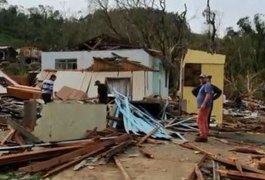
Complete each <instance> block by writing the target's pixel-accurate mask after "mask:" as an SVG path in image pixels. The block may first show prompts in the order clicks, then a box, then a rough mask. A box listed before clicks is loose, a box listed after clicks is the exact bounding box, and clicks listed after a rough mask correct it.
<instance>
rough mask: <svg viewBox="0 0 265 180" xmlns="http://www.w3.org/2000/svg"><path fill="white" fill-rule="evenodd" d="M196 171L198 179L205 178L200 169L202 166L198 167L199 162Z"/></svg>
mask: <svg viewBox="0 0 265 180" xmlns="http://www.w3.org/2000/svg"><path fill="white" fill-rule="evenodd" d="M195 173H196V176H197V180H204V177H203V175H202V172H201V170H200V168H199V167H198V165H197V164H196V165H195Z"/></svg>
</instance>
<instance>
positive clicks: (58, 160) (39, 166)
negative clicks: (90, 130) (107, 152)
mask: <svg viewBox="0 0 265 180" xmlns="http://www.w3.org/2000/svg"><path fill="white" fill-rule="evenodd" d="M113 143H114V141H106V142H100V143H95V144H93V145H90V146H85V147H83V148H81V149H77V150H75V151H72V152H69V153H66V154H64V155H61V156H58V157H55V158H52V159H49V160H46V161H42V162H38V163H34V164H32V165H29V166H26V167H23V168H20V169H19V170H20V171H22V172H28V173H33V172H39V171H43V170H48V169H51V168H52V167H54V166H58V165H61V164H63V163H67V162H69V161H71V160H73V159H74V158H76V157H79V156H83V155H86V154H89V153H90V152H93V151H94V150H95V149H104V148H105V147H106V146H110V145H112V144H113Z"/></svg>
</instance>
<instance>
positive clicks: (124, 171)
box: [114, 157, 132, 180]
mask: <svg viewBox="0 0 265 180" xmlns="http://www.w3.org/2000/svg"><path fill="white" fill-rule="evenodd" d="M114 161H115V163H116V165H117V166H118V168H119V169H120V171H121V173H122V175H123V177H124V180H132V178H131V177H130V175H129V174H128V172H127V171H126V170H125V168H124V167H123V165H122V163H121V161H120V160H119V158H118V157H114Z"/></svg>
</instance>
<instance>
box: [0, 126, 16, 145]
mask: <svg viewBox="0 0 265 180" xmlns="http://www.w3.org/2000/svg"><path fill="white" fill-rule="evenodd" d="M15 133H16V130H15V129H13V128H11V130H10V132H9V133H8V134H7V135H6V137H4V139H3V140H2V141H1V145H4V144H5V143H6V141H8V140H9V139H11V138H12V137H13V136H14V134H15Z"/></svg>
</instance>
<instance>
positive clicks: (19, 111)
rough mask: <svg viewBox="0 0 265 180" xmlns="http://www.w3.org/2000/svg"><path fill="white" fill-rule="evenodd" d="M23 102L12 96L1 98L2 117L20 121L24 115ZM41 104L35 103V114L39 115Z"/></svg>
mask: <svg viewBox="0 0 265 180" xmlns="http://www.w3.org/2000/svg"><path fill="white" fill-rule="evenodd" d="M23 111H24V101H23V100H21V99H18V98H15V97H12V96H2V97H1V99H0V112H1V115H2V116H6V117H12V118H16V119H22V118H23V115H24V112H23ZM40 111H41V104H40V103H37V113H38V114H40Z"/></svg>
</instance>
